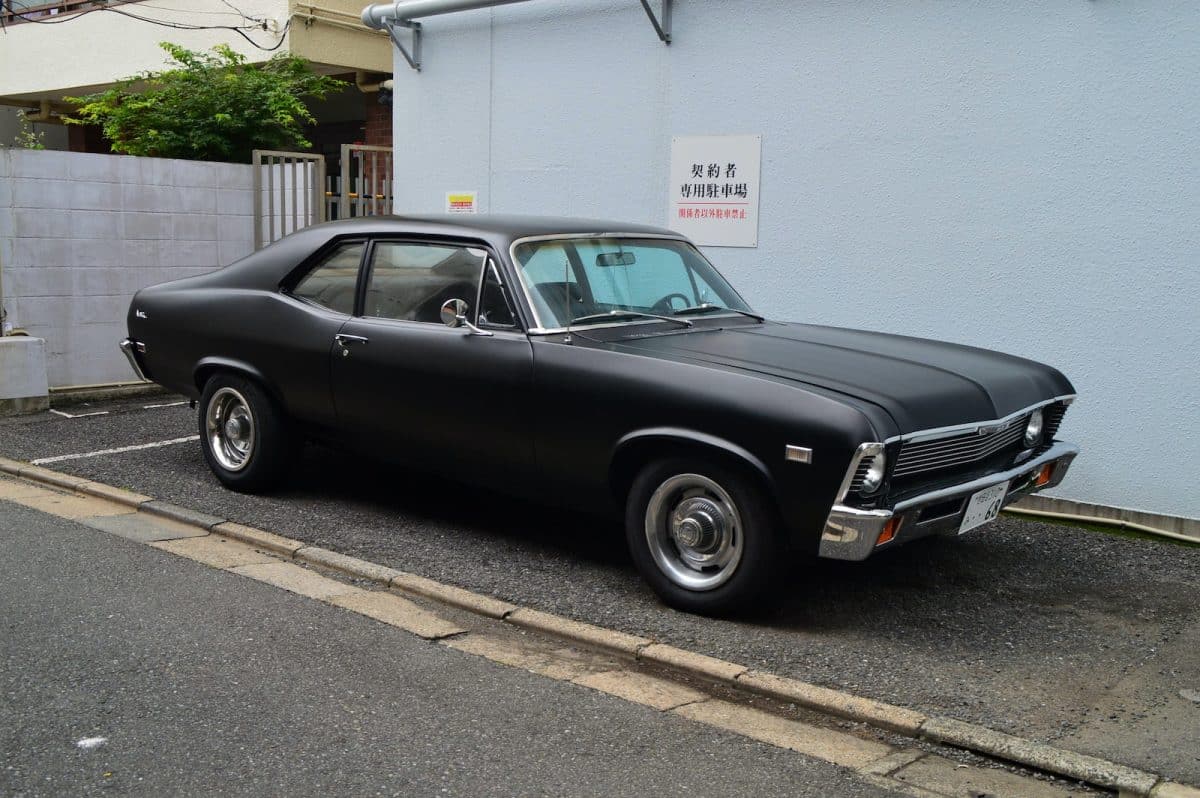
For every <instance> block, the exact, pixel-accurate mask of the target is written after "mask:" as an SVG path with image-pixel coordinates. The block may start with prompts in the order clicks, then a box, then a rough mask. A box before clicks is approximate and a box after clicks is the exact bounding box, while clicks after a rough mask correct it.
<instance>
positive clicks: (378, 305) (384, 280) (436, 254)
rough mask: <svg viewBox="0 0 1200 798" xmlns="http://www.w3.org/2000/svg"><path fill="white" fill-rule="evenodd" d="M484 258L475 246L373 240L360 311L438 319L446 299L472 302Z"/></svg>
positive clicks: (380, 315) (429, 321)
mask: <svg viewBox="0 0 1200 798" xmlns="http://www.w3.org/2000/svg"><path fill="white" fill-rule="evenodd" d="M486 257H487V253H486V252H485V251H484V250H482V249H477V248H475V247H463V246H452V245H446V244H423V243H411V242H404V241H377V242H375V246H374V249H373V250H372V254H371V272H370V278H369V280H368V282H367V292H366V296H365V298H364V302H363V315H364V316H371V317H374V318H378V319H395V320H397V321H417V322H424V323H426V324H441V323H442V316H441V308H442V304H443V303H444V302H446V300H449V299H462V300H465V301H467V302H468V303H470V302H473V301H474V299H475V296H476V294H477V291H478V287H479V275H480V273H481V271H482V269H483V262H484V259H485V258H486Z"/></svg>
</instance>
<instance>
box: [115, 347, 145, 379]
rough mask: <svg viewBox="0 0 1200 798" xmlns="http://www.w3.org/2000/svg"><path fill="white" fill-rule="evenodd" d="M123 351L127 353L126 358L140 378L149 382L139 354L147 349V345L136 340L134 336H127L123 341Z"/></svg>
mask: <svg viewBox="0 0 1200 798" xmlns="http://www.w3.org/2000/svg"><path fill="white" fill-rule="evenodd" d="M121 351H122V352H124V353H125V359H126V360H128V361H129V365H130V366H131V367H132V368H133V373H134V374H136V375H137V378H138V379H139V380H142V381H143V382H149V381H150V380H149V379H147V377H146V374H145V373H144V372H143V371H142V364H141V363H138V359H137V356H138V354H140V353H142V352H145V351H146V345H145V344H143V343H141V342H139V341H135V340H133V339H132V338H126V339H125V340H124V341H122V342H121Z"/></svg>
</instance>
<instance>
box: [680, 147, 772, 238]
mask: <svg viewBox="0 0 1200 798" xmlns="http://www.w3.org/2000/svg"><path fill="white" fill-rule="evenodd" d="M761 160H762V136H675V137H673V138H672V139H671V185H670V187H669V189H668V197H669V198H670V202H669V203H668V207H669V216H668V218H667V227H669V228H671V229H672V230H678V231H679V232H680V233H683V234H684V235H686V236H687V237H688V238H690V239H692V240H693V241H695V242H696V243H697V244H700V245H703V246H709V247H757V246H758V183H759V180H758V177H759V166H760V163H761Z"/></svg>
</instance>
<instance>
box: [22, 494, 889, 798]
mask: <svg viewBox="0 0 1200 798" xmlns="http://www.w3.org/2000/svg"><path fill="white" fill-rule="evenodd" d="M0 519H2V520H3V523H2V524H0V546H2V547H3V550H4V552H5V556H4V557H2V558H0V606H3V607H4V609H5V611H4V614H3V620H0V651H2V652H3V655H2V656H0V717H2V718H3V722H2V723H0V741H2V743H0V745H2V751H3V763H2V765H0V794H4V795H9V796H42V795H45V796H57V795H72V796H82V795H111V794H132V795H155V796H159V795H295V796H304V795H314V796H327V795H403V796H409V795H448V796H449V795H472V796H482V795H497V796H510V795H556V796H557V795H606V796H607V795H626V794H637V795H712V796H725V795H747V794H753V795H762V796H774V795H778V796H793V795H803V796H829V795H838V796H873V797H874V796H887V795H890V794H891V793H888V792H887V791H884V790H880V789H878V788H875V787H871V786H869V785H864V784H862V783H860V782H859V781H857V779H856V777H855V776H854V775H853V774H852V773H850V772H848V771H844V770H842V769H839V768H837V767H834V766H832V765H828V764H825V763H822V762H815V761H812V760H808V759H805V758H804V757H801V756H799V755H797V754H793V753H791V752H789V751H786V750H782V749H777V748H773V747H771V746H767V745H763V744H760V743H756V742H753V741H750V740H746V739H744V738H741V737H738V736H735V735H732V734H727V733H724V732H720V731H717V730H714V729H711V728H708V727H706V726H701V725H698V724H695V723H691V722H689V721H687V720H684V719H682V718H678V717H675V716H672V715H668V714H664V713H660V712H656V711H654V710H651V709H648V708H645V707H639V706H635V705H633V704H629V703H627V702H625V701H621V700H619V699H616V698H612V697H610V696H606V695H603V694H600V693H597V692H593V691H590V690H586V689H583V688H580V687H576V686H573V685H569V684H564V683H562V682H556V681H553V680H550V679H545V678H541V677H538V676H534V675H533V674H530V673H527V672H525V671H520V670H512V669H509V668H505V667H502V666H498V665H494V664H492V663H489V662H487V661H486V660H483V659H480V658H478V657H472V656H469V655H466V654H462V653H459V652H456V651H453V650H451V649H448V648H446V647H444V646H438V645H435V644H432V643H428V642H424V641H422V640H421V639H420V638H417V637H415V636H412V635H409V634H407V633H405V632H402V631H400V630H397V629H394V628H392V627H389V626H385V625H383V624H380V623H377V622H375V621H372V620H369V619H367V618H364V617H362V616H359V615H356V614H353V613H350V612H347V611H345V610H341V609H337V608H335V607H331V606H328V605H325V604H321V603H319V602H316V601H312V600H310V599H305V598H302V597H300V596H296V595H293V594H291V593H287V592H284V591H282V590H279V589H276V588H274V587H270V586H267V585H263V584H260V583H258V582H254V581H252V580H249V579H246V578H243V577H240V576H236V575H233V574H229V573H226V572H221V571H217V570H214V569H212V568H208V567H206V566H203V565H200V564H197V563H194V562H191V561H188V560H183V559H180V558H178V557H174V556H172V555H169V554H166V553H163V552H159V551H155V550H153V549H150V548H148V547H146V546H142V545H138V544H135V543H132V542H129V541H126V540H123V539H120V538H116V537H113V536H110V535H108V534H105V533H101V532H97V531H95V530H92V529H88V528H86V527H83V526H80V525H78V524H75V523H73V522H70V521H63V520H60V519H57V518H53V517H50V516H46V515H42V514H41V513H38V512H35V511H33V510H28V509H25V508H23V507H20V506H17V505H13V504H0ZM83 741H91V743H90V744H91V745H93V746H94V747H88V745H89V743H87V742H83ZM81 743H82V744H81Z"/></svg>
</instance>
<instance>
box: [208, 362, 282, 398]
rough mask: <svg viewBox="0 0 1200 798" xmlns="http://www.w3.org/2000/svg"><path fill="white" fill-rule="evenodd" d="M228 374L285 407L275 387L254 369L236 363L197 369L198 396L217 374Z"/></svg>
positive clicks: (213, 364) (211, 365) (217, 364)
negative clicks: (250, 384)
mask: <svg viewBox="0 0 1200 798" xmlns="http://www.w3.org/2000/svg"><path fill="white" fill-rule="evenodd" d="M221 372H228V373H229V374H232V375H234V376H236V377H241V378H242V379H246V380H249V381H250V382H253V383H254V384H255V385H257V386H259V387H260V388H262V390H263V391H264V392H265V393H266V394H267V396H269V397H270V398H271V401H273V402H275V404H276V406H277V407H283V406H284V405H283V401H282V397H280V396H279V394H278V392H276V391H275V388H274V386H272V385H271V384H270V383H268V382H267V380H266V379H264V378H263V376H262V375H261V374H259V373H258V372H257V371H255V370H254V369H252V368H249V367H246V366H240V365H238V364H236V363H204V364H202V365H200V366H199V367H197V368H196V372H195V374H194V375H193V376H194V379H195V383H196V395H197V396H200V395H203V393H204V386H205V385H207V384H208V381H209V380H210V379H212V378H213V376H214V375H215V374H219V373H221Z"/></svg>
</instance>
